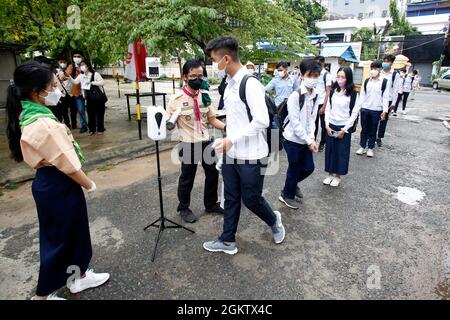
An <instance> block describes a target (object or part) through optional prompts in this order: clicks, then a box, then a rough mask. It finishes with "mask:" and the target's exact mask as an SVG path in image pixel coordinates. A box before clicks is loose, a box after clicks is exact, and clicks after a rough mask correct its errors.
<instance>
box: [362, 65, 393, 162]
mask: <svg viewBox="0 0 450 320" xmlns="http://www.w3.org/2000/svg"><path fill="white" fill-rule="evenodd" d="M370 69H371V70H370V78H369V79H366V81H364V84H363V86H362V87H361V94H360V97H359V104H360V108H361V129H362V130H361V139H360V143H359V144H360V146H361V148H359V149H358V151H356V154H357V155H363V154H365V153H367V156H368V157H370V158H371V157H373V156H374V153H373V149H374V148H375V140H376V136H377V130H378V125H379V123H380V120H384V119H385V118H386V115H387V113H388V110H389V91H388V90H387V86H388V80H387V79H384V78H382V76H381V74H380V72H381V69H382V62H381V60H376V61H373V62H372V63H371V64H370Z"/></svg>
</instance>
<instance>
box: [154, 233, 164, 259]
mask: <svg viewBox="0 0 450 320" xmlns="http://www.w3.org/2000/svg"><path fill="white" fill-rule="evenodd" d="M162 232H163V225H162V224H160V225H159V228H158V234H157V235H156V241H155V248H154V249H153V256H152V262H154V261H155V257H156V249H157V248H158V242H159V239H161V233H162Z"/></svg>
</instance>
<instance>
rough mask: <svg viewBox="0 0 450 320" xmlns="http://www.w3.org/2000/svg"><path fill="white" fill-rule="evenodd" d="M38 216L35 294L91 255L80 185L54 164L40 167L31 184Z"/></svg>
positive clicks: (62, 280) (62, 281)
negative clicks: (38, 256) (37, 266)
mask: <svg viewBox="0 0 450 320" xmlns="http://www.w3.org/2000/svg"><path fill="white" fill-rule="evenodd" d="M32 192H33V197H34V200H35V202H36V208H37V212H38V218H39V247H40V269H39V280H38V286H37V290H36V295H38V296H47V295H49V294H51V293H53V292H54V291H56V290H58V289H60V288H61V287H63V286H64V285H66V282H67V278H68V277H69V276H73V275H74V273H75V272H74V271H73V270H77V272H78V270H79V272H80V275H83V274H84V273H85V272H86V270H87V268H88V266H89V262H90V261H91V258H92V248H91V238H90V233H89V222H88V215H87V206H86V200H85V198H84V194H83V190H82V189H81V186H80V185H78V184H77V183H76V182H75V181H73V180H72V179H70V178H69V177H68V176H67V175H66V174H64V173H63V172H61V171H59V170H58V169H56V168H55V167H44V168H40V169H38V170H37V172H36V178H35V179H34V181H33V185H32Z"/></svg>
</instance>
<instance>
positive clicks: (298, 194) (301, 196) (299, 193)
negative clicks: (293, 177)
mask: <svg viewBox="0 0 450 320" xmlns="http://www.w3.org/2000/svg"><path fill="white" fill-rule="evenodd" d="M295 196H296V197H298V198H300V199H303V192H302V190H300V187H299V186H297V188H295Z"/></svg>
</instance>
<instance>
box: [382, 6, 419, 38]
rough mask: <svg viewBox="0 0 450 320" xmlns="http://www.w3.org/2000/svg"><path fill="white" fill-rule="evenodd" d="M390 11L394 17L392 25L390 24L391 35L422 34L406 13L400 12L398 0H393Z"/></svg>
mask: <svg viewBox="0 0 450 320" xmlns="http://www.w3.org/2000/svg"><path fill="white" fill-rule="evenodd" d="M389 12H390V14H391V17H392V25H389V26H388V33H389V35H391V36H406V35H414V34H420V32H419V31H418V30H417V28H416V27H414V26H412V25H411V23H410V22H409V21H408V19H407V18H406V15H405V14H402V15H401V14H400V12H399V10H398V8H397V1H395V0H391V2H390V3H389Z"/></svg>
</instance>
